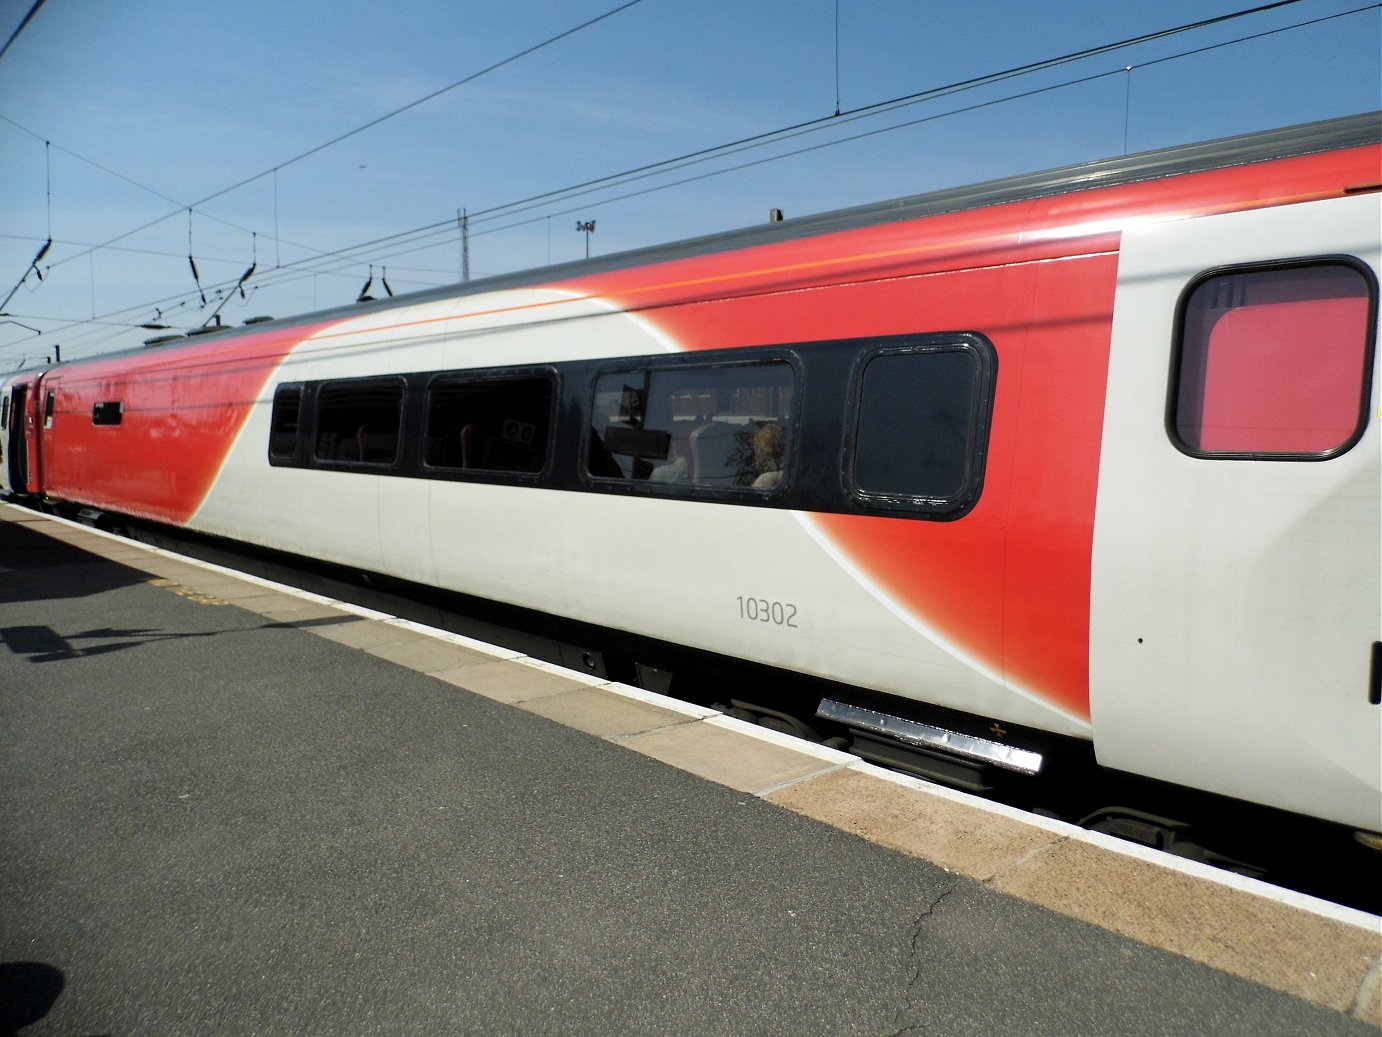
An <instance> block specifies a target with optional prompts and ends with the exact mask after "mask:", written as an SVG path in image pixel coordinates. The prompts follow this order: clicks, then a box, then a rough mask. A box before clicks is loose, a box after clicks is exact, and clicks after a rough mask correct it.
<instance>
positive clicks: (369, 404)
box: [312, 378, 403, 467]
mask: <svg viewBox="0 0 1382 1037" xmlns="http://www.w3.org/2000/svg"><path fill="white" fill-rule="evenodd" d="M402 424H403V381H402V379H398V378H375V379H358V380H352V381H341V382H323V383H322V385H321V388H320V389H318V391H317V428H316V440H315V441H314V443H313V450H312V454H313V456H314V457H315V458H316V460H318V461H325V462H328V463H336V464H357V465H376V466H380V467H386V466H389V465H392V464H393V463H394V462H395V461H397V460H398V440H399V432H400V430H401V428H402Z"/></svg>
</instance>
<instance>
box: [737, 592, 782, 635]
mask: <svg viewBox="0 0 1382 1037" xmlns="http://www.w3.org/2000/svg"><path fill="white" fill-rule="evenodd" d="M734 600H735V601H737V602H738V603H739V618H740V619H746V620H748V621H750V622H752V623H772V624H773V625H775V626H780V627H793V628H795V627H796V625H797V607H796V606H795V605H793V604H792V603H791V602H787V601H769V600H768V599H767V598H745V597H738V598H735V599H734Z"/></svg>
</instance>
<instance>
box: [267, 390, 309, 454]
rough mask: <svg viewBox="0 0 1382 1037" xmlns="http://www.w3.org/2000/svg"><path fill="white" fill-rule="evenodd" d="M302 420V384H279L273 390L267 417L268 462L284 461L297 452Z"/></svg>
mask: <svg viewBox="0 0 1382 1037" xmlns="http://www.w3.org/2000/svg"><path fill="white" fill-rule="evenodd" d="M301 422H302V386H300V385H280V386H279V387H278V388H277V389H276V390H274V406H273V413H272V415H271V416H270V418H269V463H270V464H273V463H274V462H280V463H286V462H289V461H291V460H292V459H293V456H294V455H295V454H296V453H297V444H298V428H299V426H300V425H301Z"/></svg>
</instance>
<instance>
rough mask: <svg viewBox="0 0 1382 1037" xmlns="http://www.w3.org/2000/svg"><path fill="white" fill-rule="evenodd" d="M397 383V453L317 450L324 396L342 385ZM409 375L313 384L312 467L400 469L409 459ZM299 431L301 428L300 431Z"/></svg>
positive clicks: (373, 470) (374, 470) (378, 472)
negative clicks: (361, 455)
mask: <svg viewBox="0 0 1382 1037" xmlns="http://www.w3.org/2000/svg"><path fill="white" fill-rule="evenodd" d="M386 385H389V386H397V387H398V389H399V396H398V432H397V437H396V442H395V446H394V456H393V459H392V460H391V461H387V462H385V461H365V460H361V459H355V458H339V457H338V458H331V457H322V456H321V455H320V454H318V453H317V450H318V447H319V446H320V444H321V436H322V423H321V417H322V398H323V396H326V395H328V394H329V393H331V392H332V391H333V390H335V389H337V388H338V387H343V386H354V387H358V388H361V389H365V388H368V387H372V386H386ZM409 395H410V393H409V388H408V379H407V378H405V377H404V376H403V375H388V374H385V375H366V376H364V377H361V378H325V379H322V380H321V381H319V382H316V383H314V384H313V391H312V393H311V396H310V400H311V414H310V417H311V427H312V428H311V432H312V434H311V438H310V439H309V440H308V441H307V446H306V458H305V464H306V466H307V467H309V468H317V469H322V470H328V471H356V472H368V473H370V474H373V475H387V474H391V473H394V472H397V471H398V470H399V469H400V468H401V467H403V466H404V464H405V462H406V460H407V450H406V449H405V447H406V445H407V438H408V424H407V418H408V400H409ZM299 430H301V416H299ZM299 434H301V432H300V431H299Z"/></svg>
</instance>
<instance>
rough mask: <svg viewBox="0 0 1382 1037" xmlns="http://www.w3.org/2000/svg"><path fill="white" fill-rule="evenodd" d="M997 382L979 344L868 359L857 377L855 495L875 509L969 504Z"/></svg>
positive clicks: (852, 475)
mask: <svg viewBox="0 0 1382 1037" xmlns="http://www.w3.org/2000/svg"><path fill="white" fill-rule="evenodd" d="M992 378H993V362H992V357H991V351H990V349H989V348H981V347H980V346H979V344H978V343H966V344H963V345H956V346H941V347H934V348H916V349H899V350H889V351H880V352H878V353H875V354H873V355H872V356H871V357H869V358H868V359H867V360H866V361H865V362H864V365H863V369H862V371H861V373H860V379H859V396H858V404H857V408H856V420H855V426H854V438H853V447H852V450H851V452H850V457H851V463H850V471H849V478H850V481H851V484H852V489H853V490H854V492H855V493H856V494H857V495H858V496H860V497H861V498H864V499H865V500H867V501H868V502H869V503H872V504H882V505H884V506H886V505H887V504H888V502H890V501H891V502H896V503H898V504H900V505H902V506H908V505H921V506H923V508H924V509H925V510H946V507H947V506H949V507H951V508H953V507H955V506H959V505H962V504H964V503H965V502H966V501H968V500H970V499H972V497H973V496H974V494H975V492H976V491H977V489H978V482H979V478H980V473H981V471H982V455H983V450H984V447H985V443H986V439H987V423H988V411H989V400H990V390H991V385H992ZM937 505H939V506H940V507H939V508H937V507H935V506H937Z"/></svg>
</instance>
